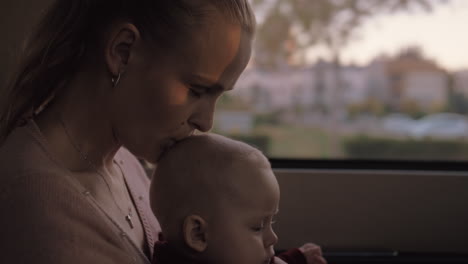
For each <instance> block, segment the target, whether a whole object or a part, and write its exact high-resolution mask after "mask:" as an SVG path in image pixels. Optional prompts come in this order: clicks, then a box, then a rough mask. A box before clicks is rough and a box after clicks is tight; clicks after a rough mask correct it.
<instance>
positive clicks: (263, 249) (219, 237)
mask: <svg viewBox="0 0 468 264" xmlns="http://www.w3.org/2000/svg"><path fill="white" fill-rule="evenodd" d="M279 195H280V193H279V186H278V183H277V181H276V178H275V176H274V174H273V172H272V170H271V166H270V163H269V162H268V160H267V159H266V158H265V156H264V155H263V154H262V153H261V152H260V151H259V150H257V149H255V148H253V147H251V146H249V145H247V144H245V143H242V142H238V141H234V140H231V139H228V138H226V137H223V136H219V135H214V134H205V135H199V136H192V137H189V138H187V139H185V140H183V141H181V142H179V143H177V144H176V145H175V146H174V147H173V148H172V149H171V150H170V151H169V152H168V153H166V154H165V155H164V156H163V158H162V159H161V160H160V162H159V163H158V167H157V169H156V171H155V174H154V175H153V180H152V183H151V207H152V209H153V212H155V215H156V217H157V218H158V220H159V222H160V224H161V228H162V231H163V235H164V238H165V239H166V240H167V241H168V242H169V244H171V245H172V246H174V247H175V248H176V249H177V250H179V251H181V252H182V254H186V255H187V256H190V257H193V258H196V259H197V260H199V261H203V262H206V263H222V264H228V263H243V264H262V263H269V259H270V258H271V257H272V256H273V245H274V244H275V243H276V242H277V237H276V234H275V233H274V232H273V229H272V226H271V224H272V219H273V217H274V215H275V214H277V212H278V203H279Z"/></svg>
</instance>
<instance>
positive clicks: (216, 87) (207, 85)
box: [192, 74, 234, 91]
mask: <svg viewBox="0 0 468 264" xmlns="http://www.w3.org/2000/svg"><path fill="white" fill-rule="evenodd" d="M192 77H193V78H194V79H196V80H197V81H198V82H199V84H197V85H194V86H196V87H200V88H203V89H207V90H212V91H230V90H232V89H233V88H234V87H230V88H226V87H224V85H222V84H221V83H219V82H217V81H212V80H210V79H209V78H206V77H203V76H200V75H197V74H194V75H192Z"/></svg>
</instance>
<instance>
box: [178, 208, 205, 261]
mask: <svg viewBox="0 0 468 264" xmlns="http://www.w3.org/2000/svg"><path fill="white" fill-rule="evenodd" d="M207 225H208V224H207V222H206V221H205V220H204V219H203V218H201V217H200V216H198V215H190V216H187V217H186V218H185V220H184V227H183V232H184V240H185V243H186V244H187V245H188V246H189V247H190V248H191V249H193V250H195V251H197V252H203V251H205V249H206V247H207V244H208V243H207V232H206V231H207Z"/></svg>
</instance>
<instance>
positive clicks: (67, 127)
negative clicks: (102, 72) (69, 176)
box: [35, 73, 121, 174]
mask: <svg viewBox="0 0 468 264" xmlns="http://www.w3.org/2000/svg"><path fill="white" fill-rule="evenodd" d="M83 75H84V73H83ZM90 77H91V78H90ZM77 80H93V78H92V76H79V75H77V78H75V79H74V80H72V81H71V82H70V84H69V85H68V87H64V90H63V91H64V92H62V93H60V94H57V97H56V98H55V99H53V100H52V102H51V103H50V105H49V106H47V107H46V108H45V109H44V111H43V112H41V113H40V114H39V115H38V116H37V117H36V119H35V120H36V122H37V124H38V126H39V128H40V129H41V131H42V133H43V135H44V137H45V138H46V140H47V141H48V143H49V145H50V148H51V151H53V152H55V154H56V156H57V157H58V158H59V159H61V161H62V162H63V163H64V165H65V166H66V167H68V168H69V169H70V170H72V171H85V170H93V169H98V170H101V171H103V172H104V173H110V174H111V171H109V170H112V168H113V166H112V161H113V158H114V156H115V154H116V153H117V151H118V150H119V148H120V146H121V145H120V143H119V142H118V140H117V138H116V137H115V136H114V133H113V129H112V124H111V123H110V121H109V120H108V118H107V117H106V111H105V109H106V107H105V105H106V102H105V97H104V96H102V95H100V91H101V90H102V89H100V88H99V87H103V85H104V84H102V85H100V83H99V82H98V81H96V80H95V81H94V82H89V83H84V82H80V81H77ZM90 83H94V85H93V86H91V85H90ZM101 94H103V93H101ZM90 164H92V166H91V168H90ZM92 167H95V168H92Z"/></svg>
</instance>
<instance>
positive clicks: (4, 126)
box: [0, 0, 255, 143]
mask: <svg viewBox="0 0 468 264" xmlns="http://www.w3.org/2000/svg"><path fill="white" fill-rule="evenodd" d="M214 10H217V11H218V12H220V13H221V14H222V17H224V18H226V19H227V21H228V22H229V23H235V24H238V25H240V26H241V28H242V29H243V30H244V31H245V32H246V33H247V34H249V35H250V36H253V34H254V31H255V17H254V14H253V12H252V10H251V7H250V5H249V3H248V0H55V1H54V3H53V4H52V5H51V6H50V7H49V9H47V12H46V13H45V14H44V16H43V17H42V20H41V21H40V23H39V24H38V25H37V28H36V30H35V31H33V34H32V35H30V37H29V39H28V40H27V41H26V44H25V48H24V51H23V54H22V58H21V59H20V60H19V67H18V68H17V70H16V72H15V73H14V75H12V76H11V80H10V82H9V84H8V85H7V87H6V89H5V90H4V91H2V94H1V95H0V143H1V142H3V141H4V139H5V138H6V137H7V136H8V135H9V134H10V132H11V131H12V130H13V129H14V127H15V126H16V125H17V124H18V122H19V121H21V120H22V119H23V118H25V117H30V116H32V115H34V113H35V112H38V111H41V108H42V107H43V106H44V105H45V104H46V103H47V102H48V101H49V100H50V99H51V98H53V96H54V95H55V94H57V93H58V92H59V91H60V90H61V89H62V88H63V87H64V86H65V85H66V84H67V82H68V81H69V80H70V79H71V78H72V77H73V75H74V73H75V72H76V71H77V70H78V69H79V67H80V66H82V65H83V63H84V62H85V58H86V57H87V56H89V54H91V53H93V52H96V50H97V49H98V47H99V46H100V45H99V42H100V41H102V36H103V35H104V34H103V33H104V32H105V30H107V29H108V28H109V26H110V25H111V24H112V23H115V22H117V21H125V22H130V23H133V24H134V25H135V26H136V27H137V28H138V30H139V31H140V33H141V37H142V39H143V40H145V41H152V42H153V43H154V44H156V45H158V46H159V47H160V48H161V49H163V50H164V49H165V50H166V51H167V49H171V47H174V46H177V45H175V44H176V43H177V42H178V41H188V38H189V37H190V33H194V31H195V30H196V29H197V28H199V27H200V26H203V25H206V24H208V23H216V21H210V18H212V17H213V13H214V12H213V11H214ZM175 36H178V37H175Z"/></svg>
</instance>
